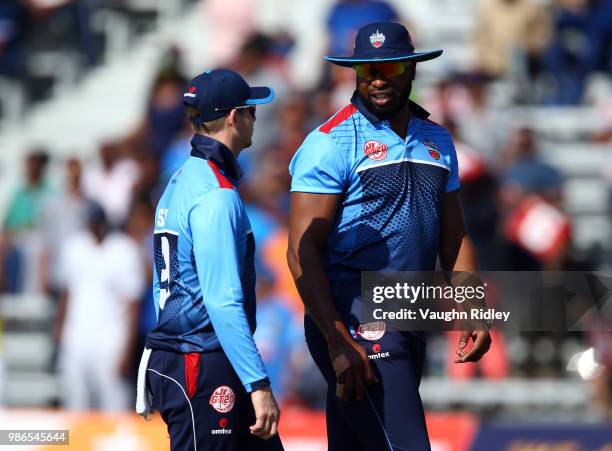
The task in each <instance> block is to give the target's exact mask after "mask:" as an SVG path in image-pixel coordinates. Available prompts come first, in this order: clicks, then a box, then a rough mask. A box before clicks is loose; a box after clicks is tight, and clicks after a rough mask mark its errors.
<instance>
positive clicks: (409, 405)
mask: <svg viewBox="0 0 612 451" xmlns="http://www.w3.org/2000/svg"><path fill="white" fill-rule="evenodd" d="M304 324H305V330H306V342H307V344H308V348H309V350H310V353H311V355H312V357H313V359H314V361H315V363H316V364H317V366H318V367H319V370H320V371H321V373H322V374H323V377H324V378H325V380H326V382H327V385H328V390H327V410H326V414H327V440H328V446H329V451H374V450H375V451H430V450H431V447H430V444H429V438H428V436H427V427H426V425H425V415H424V412H423V405H422V403H421V397H420V395H419V384H420V381H421V375H422V371H423V365H424V361H425V343H424V342H423V341H421V340H420V339H419V338H417V337H415V336H414V335H412V334H410V333H402V332H385V333H384V334H383V335H382V337H380V338H378V339H376V340H366V339H365V338H363V337H361V336H357V337H356V341H357V342H358V343H359V344H360V345H361V346H363V347H364V348H365V350H366V351H367V353H368V356H369V358H370V363H371V364H372V366H373V369H374V372H375V374H376V377H377V378H378V380H379V381H380V383H378V384H376V385H373V386H371V387H369V388H368V391H367V396H366V398H365V399H363V400H361V401H358V400H356V399H354V400H351V401H343V400H341V399H339V398H337V397H336V375H335V372H334V369H333V367H332V365H331V363H330V361H329V353H328V349H327V343H326V341H325V338H324V337H323V335H322V334H321V333H320V332H319V329H318V328H317V326H316V324H315V323H314V322H313V320H312V319H311V318H310V317H308V316H307V317H306V318H305V322H304Z"/></svg>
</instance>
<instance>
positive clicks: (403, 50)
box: [325, 22, 442, 67]
mask: <svg viewBox="0 0 612 451" xmlns="http://www.w3.org/2000/svg"><path fill="white" fill-rule="evenodd" d="M441 54H442V50H433V51H430V52H415V51H414V45H413V44H412V39H411V38H410V33H408V30H407V29H406V27H404V26H403V25H401V24H399V23H395V22H374V23H371V24H368V25H366V26H364V27H362V28H360V29H359V31H358V32H357V36H356V37H355V49H354V51H353V55H351V56H326V57H325V59H326V60H327V61H330V62H332V63H334V64H337V65H339V66H344V67H351V66H354V65H355V64H362V63H384V62H394V61H428V60H432V59H434V58H437V57H439V56H440V55H441Z"/></svg>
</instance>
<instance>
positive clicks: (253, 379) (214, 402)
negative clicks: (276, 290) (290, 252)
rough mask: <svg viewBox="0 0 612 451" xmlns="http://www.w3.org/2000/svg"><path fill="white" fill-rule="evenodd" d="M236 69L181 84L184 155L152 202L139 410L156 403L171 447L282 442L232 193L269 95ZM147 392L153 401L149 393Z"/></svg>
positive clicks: (245, 223)
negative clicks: (187, 126)
mask: <svg viewBox="0 0 612 451" xmlns="http://www.w3.org/2000/svg"><path fill="white" fill-rule="evenodd" d="M273 98H274V92H273V91H272V90H271V89H270V88H267V87H250V86H249V85H248V84H247V83H246V81H244V79H243V78H242V77H241V76H240V75H239V74H237V73H236V72H233V71H230V70H223V69H218V70H213V71H208V72H205V73H203V74H201V75H199V76H197V77H196V78H194V79H193V80H192V81H191V82H190V83H189V85H188V87H187V91H186V92H185V94H184V103H185V105H186V107H187V114H188V117H189V120H190V122H191V124H192V128H193V130H194V132H195V134H194V136H193V139H192V141H191V145H192V150H191V156H190V157H189V159H188V160H187V161H186V162H185V163H184V164H183V166H182V167H181V168H180V169H179V170H178V171H177V172H176V173H175V174H174V175H173V176H172V178H171V180H170V182H169V183H168V186H167V188H166V190H165V191H164V194H163V195H162V197H161V199H160V201H159V204H158V206H157V210H156V224H155V232H154V233H155V237H154V246H155V249H154V252H155V268H154V269H155V270H154V275H153V278H154V283H153V286H154V299H155V307H156V310H157V326H156V327H155V328H154V329H153V330H152V331H151V332H150V333H149V334H148V336H147V339H146V349H145V352H144V354H143V358H142V360H141V364H140V369H139V378H138V394H137V395H138V396H137V405H136V410H137V411H138V412H139V413H140V414H142V415H143V416H145V417H146V416H147V415H148V413H149V412H150V411H151V409H152V408H154V409H156V410H158V411H159V412H160V414H161V416H162V418H163V419H164V421H165V422H166V424H167V425H168V432H169V435H170V446H171V449H172V451H201V450H240V451H242V450H255V451H257V450H282V449H283V447H282V444H281V441H280V438H279V436H278V434H277V425H278V420H279V414H280V412H279V408H278V405H277V403H276V400H275V399H274V396H273V394H272V391H271V389H270V380H269V379H268V375H267V373H266V369H265V367H264V364H263V362H262V359H261V356H260V355H259V352H258V350H257V348H256V346H255V342H254V340H253V332H254V331H255V269H254V260H253V258H254V257H253V254H254V251H255V242H254V239H253V233H252V231H251V226H250V224H249V219H248V217H247V215H246V212H245V209H244V206H243V204H242V200H241V198H240V196H239V194H238V191H237V184H238V181H239V180H240V177H241V170H240V167H239V165H238V163H237V161H236V158H237V157H238V154H239V153H240V151H241V150H243V149H245V148H247V147H249V146H250V145H251V137H252V134H253V126H254V122H255V108H256V105H257V104H264V103H268V102H271V101H272V99H273ZM151 401H152V402H151Z"/></svg>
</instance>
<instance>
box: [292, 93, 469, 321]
mask: <svg viewBox="0 0 612 451" xmlns="http://www.w3.org/2000/svg"><path fill="white" fill-rule="evenodd" d="M410 105H411V111H412V116H411V119H410V122H409V124H408V130H407V134H406V139H402V138H401V137H399V136H398V135H397V134H396V133H395V132H394V131H393V130H392V129H391V126H390V123H389V121H383V120H380V119H378V118H377V117H376V116H374V115H373V114H372V113H370V112H369V111H368V110H367V109H366V108H365V106H364V105H363V102H362V101H361V99H359V97H358V96H357V94H356V93H355V94H354V95H353V98H352V99H351V103H350V104H349V105H348V106H346V107H345V108H343V109H341V110H340V111H338V112H337V113H336V114H335V115H334V116H333V117H332V118H331V119H329V120H328V121H327V122H326V123H325V124H323V125H322V126H320V127H318V128H317V129H315V130H314V131H312V132H311V133H310V134H309V135H308V136H307V138H306V140H305V141H304V143H303V144H302V146H301V147H300V148H299V149H298V151H297V153H296V154H295V155H294V157H293V159H292V161H291V163H290V166H289V170H290V172H291V175H292V177H293V179H292V184H291V191H293V192H306V193H319V194H340V195H342V201H341V204H340V207H339V210H338V213H337V217H336V220H335V223H334V224H333V227H332V230H331V232H330V235H329V237H328V241H327V245H326V249H325V267H326V274H327V277H328V279H329V281H330V284H331V290H332V296H333V298H334V301H335V303H336V307H337V308H338V310H339V312H340V314H341V315H342V316H343V318H344V319H345V321H347V322H348V323H349V325H350V326H357V324H354V320H355V319H356V317H358V316H359V308H358V303H359V295H360V286H361V285H360V277H361V271H429V270H434V269H435V264H436V257H437V253H438V243H439V240H438V237H439V233H440V217H441V213H442V205H443V201H444V196H445V195H446V193H447V192H450V191H455V190H457V189H458V188H459V177H458V167H457V156H456V153H455V148H454V145H453V142H452V138H451V135H450V133H449V132H448V131H447V130H446V129H445V128H444V127H442V126H440V125H438V124H436V123H434V122H432V121H430V120H428V119H427V117H428V116H429V113H427V112H426V111H425V110H424V109H423V108H421V107H420V106H418V105H417V104H415V103H413V102H411V103H410ZM350 323H353V324H350Z"/></svg>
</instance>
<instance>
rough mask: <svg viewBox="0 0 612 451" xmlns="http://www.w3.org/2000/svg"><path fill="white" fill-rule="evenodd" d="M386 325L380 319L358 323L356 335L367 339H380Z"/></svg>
mask: <svg viewBox="0 0 612 451" xmlns="http://www.w3.org/2000/svg"><path fill="white" fill-rule="evenodd" d="M385 329H386V325H385V323H384V322H382V321H375V322H373V323H365V324H360V325H359V328H358V329H357V335H359V336H361V337H362V338H365V339H366V340H369V341H374V340H380V339H381V338H382V337H383V335H385Z"/></svg>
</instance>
